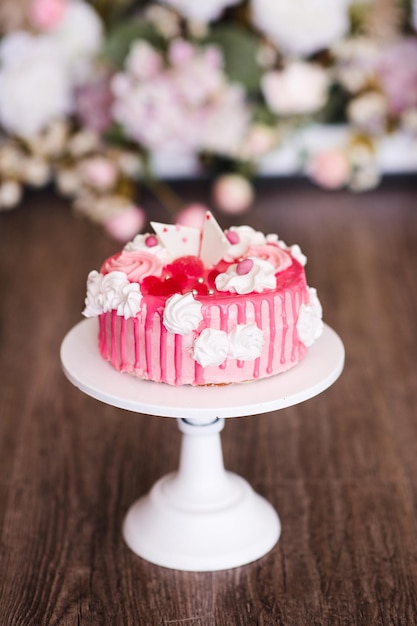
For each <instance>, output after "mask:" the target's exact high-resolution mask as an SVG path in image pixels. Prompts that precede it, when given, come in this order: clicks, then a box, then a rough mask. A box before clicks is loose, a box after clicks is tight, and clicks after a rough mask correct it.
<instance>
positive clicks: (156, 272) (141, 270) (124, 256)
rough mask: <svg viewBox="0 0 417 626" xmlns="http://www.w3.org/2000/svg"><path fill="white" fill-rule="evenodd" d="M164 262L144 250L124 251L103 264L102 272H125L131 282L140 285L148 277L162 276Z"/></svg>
mask: <svg viewBox="0 0 417 626" xmlns="http://www.w3.org/2000/svg"><path fill="white" fill-rule="evenodd" d="M162 267H163V265H162V262H161V260H160V259H158V257H157V256H156V255H155V254H151V253H150V252H145V251H144V250H135V251H132V252H128V251H126V250H124V251H123V252H120V253H119V254H116V255H114V256H112V257H110V259H107V261H106V262H105V263H104V264H103V266H102V268H101V270H100V272H101V273H102V274H108V273H109V272H114V271H118V272H124V273H125V274H126V276H127V277H128V279H129V280H130V281H131V282H135V283H139V282H140V281H141V280H143V279H144V278H145V277H146V276H160V275H161V274H162Z"/></svg>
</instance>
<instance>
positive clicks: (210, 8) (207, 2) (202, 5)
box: [162, 0, 241, 24]
mask: <svg viewBox="0 0 417 626" xmlns="http://www.w3.org/2000/svg"><path fill="white" fill-rule="evenodd" d="M240 1H241V0H162V2H164V3H165V4H168V5H169V6H171V7H173V8H174V9H176V10H177V11H178V12H179V13H181V15H183V16H184V17H185V18H187V19H188V20H190V21H193V22H201V23H203V24H206V23H207V22H211V21H213V20H216V19H217V18H218V17H220V15H221V14H222V12H223V10H224V9H225V8H226V7H228V6H231V5H232V4H238V3H239V2H240Z"/></svg>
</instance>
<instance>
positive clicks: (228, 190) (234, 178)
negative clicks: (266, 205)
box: [213, 174, 254, 215]
mask: <svg viewBox="0 0 417 626" xmlns="http://www.w3.org/2000/svg"><path fill="white" fill-rule="evenodd" d="M253 195H254V194H253V188H252V185H251V184H250V182H249V181H248V180H247V179H246V178H244V177H243V176H240V175H239V174H225V175H224V176H221V177H220V178H218V179H217V181H216V182H215V183H214V187H213V196H214V200H215V202H216V204H217V206H218V207H219V208H220V209H221V210H222V211H224V212H225V213H231V214H232V215H236V214H239V213H244V212H245V211H247V210H248V209H249V207H250V205H251V204H252V202H253Z"/></svg>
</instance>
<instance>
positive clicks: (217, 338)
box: [193, 328, 229, 367]
mask: <svg viewBox="0 0 417 626" xmlns="http://www.w3.org/2000/svg"><path fill="white" fill-rule="evenodd" d="M228 349H229V340H228V337H227V333H225V332H224V330H215V329H214V328H205V329H204V330H203V331H202V333H201V334H200V335H199V336H198V337H197V339H196V340H195V342H194V352H193V357H194V359H195V360H196V361H197V363H199V364H200V365H201V366H202V367H207V366H215V365H221V364H222V363H223V362H224V361H225V360H226V357H227V353H228Z"/></svg>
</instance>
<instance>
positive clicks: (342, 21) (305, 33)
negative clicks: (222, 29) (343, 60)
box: [251, 0, 349, 56]
mask: <svg viewBox="0 0 417 626" xmlns="http://www.w3.org/2000/svg"><path fill="white" fill-rule="evenodd" d="M348 4H349V0H331V1H330V2H329V0H251V9H252V21H253V23H254V25H255V26H256V27H257V28H259V30H260V31H262V32H263V33H265V34H266V35H268V37H270V38H271V40H272V41H273V42H274V43H275V44H276V45H277V46H278V47H279V48H281V49H282V51H283V52H284V53H286V54H290V55H295V56H309V55H310V54H312V53H314V52H317V51H318V50H321V49H323V48H327V47H328V46H329V45H330V44H332V43H333V42H334V41H337V40H338V39H340V38H341V37H342V36H343V35H345V34H346V32H347V31H348V29H349V15H348Z"/></svg>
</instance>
